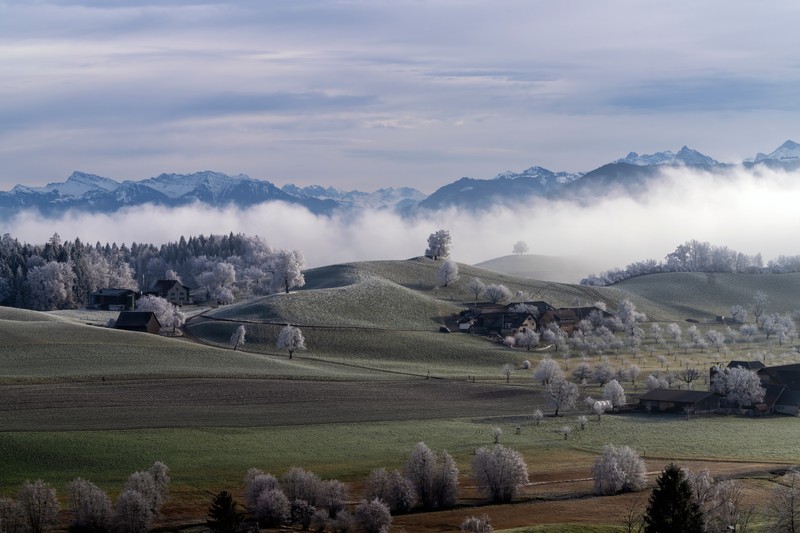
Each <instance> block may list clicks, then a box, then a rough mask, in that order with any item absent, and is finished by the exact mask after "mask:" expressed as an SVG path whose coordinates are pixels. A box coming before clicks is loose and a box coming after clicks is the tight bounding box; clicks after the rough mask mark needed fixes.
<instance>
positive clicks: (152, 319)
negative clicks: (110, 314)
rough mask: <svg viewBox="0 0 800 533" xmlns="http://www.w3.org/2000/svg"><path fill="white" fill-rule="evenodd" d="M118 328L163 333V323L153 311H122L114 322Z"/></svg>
mask: <svg viewBox="0 0 800 533" xmlns="http://www.w3.org/2000/svg"><path fill="white" fill-rule="evenodd" d="M114 327H115V328H117V329H124V330H127V331H142V332H145V333H153V334H155V335H158V334H159V333H161V324H160V323H159V321H158V319H157V318H156V315H155V313H153V312H152V311H122V312H121V313H120V314H119V317H117V322H116V324H114Z"/></svg>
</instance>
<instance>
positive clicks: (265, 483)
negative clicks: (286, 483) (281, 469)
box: [244, 468, 280, 509]
mask: <svg viewBox="0 0 800 533" xmlns="http://www.w3.org/2000/svg"><path fill="white" fill-rule="evenodd" d="M279 488H280V483H279V482H278V478H276V477H275V476H273V475H272V474H265V473H264V472H262V471H261V470H259V469H257V468H251V469H249V470H248V471H247V475H246V476H245V479H244V498H245V504H246V505H247V508H248V509H255V508H256V505H257V503H258V495H259V494H261V493H262V492H264V491H266V490H272V489H279Z"/></svg>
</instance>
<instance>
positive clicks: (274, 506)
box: [253, 489, 291, 527]
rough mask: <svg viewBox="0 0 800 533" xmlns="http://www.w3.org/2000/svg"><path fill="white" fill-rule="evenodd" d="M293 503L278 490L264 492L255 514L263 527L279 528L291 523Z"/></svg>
mask: <svg viewBox="0 0 800 533" xmlns="http://www.w3.org/2000/svg"><path fill="white" fill-rule="evenodd" d="M290 511H291V503H290V501H289V499H288V498H287V497H286V495H285V494H284V493H283V492H281V491H280V490H278V489H271V490H265V491H262V492H261V494H259V495H258V499H257V500H256V507H255V509H254V512H253V514H254V515H255V517H256V520H257V521H258V524H259V525H260V526H262V527H278V526H281V525H283V524H285V523H287V522H289V518H290V516H291V515H290Z"/></svg>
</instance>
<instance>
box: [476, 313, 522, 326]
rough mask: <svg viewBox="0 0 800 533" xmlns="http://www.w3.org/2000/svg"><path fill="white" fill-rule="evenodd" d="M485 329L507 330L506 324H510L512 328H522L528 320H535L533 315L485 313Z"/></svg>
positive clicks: (482, 316) (483, 317)
mask: <svg viewBox="0 0 800 533" xmlns="http://www.w3.org/2000/svg"><path fill="white" fill-rule="evenodd" d="M480 317H481V318H482V319H483V327H485V328H492V327H494V328H500V329H505V324H506V323H508V322H510V323H511V327H512V328H518V327H520V326H521V325H522V324H523V323H524V322H525V321H526V320H528V318H533V315H532V314H531V313H483V314H481V315H480Z"/></svg>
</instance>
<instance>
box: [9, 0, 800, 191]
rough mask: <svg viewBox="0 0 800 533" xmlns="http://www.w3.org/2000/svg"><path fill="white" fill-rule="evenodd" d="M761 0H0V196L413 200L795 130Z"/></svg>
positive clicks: (778, 7)
mask: <svg viewBox="0 0 800 533" xmlns="http://www.w3.org/2000/svg"><path fill="white" fill-rule="evenodd" d="M799 15H800V4H798V3H797V2H795V1H789V0H778V1H775V2H770V3H769V4H758V3H753V2H751V1H744V0H731V1H725V2H722V1H703V0H701V1H697V2H682V3H676V2H673V1H666V0H610V1H606V2H597V1H594V0H580V1H576V0H560V1H557V2H556V1H540V0H458V1H456V0H430V1H421V0H394V1H386V2H375V1H367V0H329V1H321V0H291V1H288V0H287V1H277V0H273V1H262V0H242V1H236V2H224V1H214V0H104V1H99V0H98V1H91V0H63V1H54V0H35V1H32V0H0V190H9V189H11V188H12V187H13V186H14V185H16V184H25V185H31V186H39V185H44V184H46V183H48V182H53V181H63V180H64V179H66V177H68V176H69V175H70V174H71V173H72V171H74V170H80V171H84V172H89V173H93V174H99V175H102V176H106V177H110V178H113V179H116V180H118V181H122V180H125V179H133V180H140V179H145V178H148V177H151V176H155V175H158V174H161V173H164V172H167V173H170V172H176V173H190V172H196V171H202V170H214V171H219V172H224V173H227V174H239V173H243V174H247V175H249V176H251V177H254V178H259V179H266V180H269V181H271V182H273V183H275V184H277V185H278V186H282V185H284V184H287V183H294V184H297V185H312V184H320V185H325V186H335V187H338V188H342V189H347V190H349V189H359V190H366V191H372V190H376V189H378V188H381V187H392V186H394V187H398V186H411V187H416V188H418V189H419V190H421V191H422V192H424V193H431V192H433V191H434V190H435V189H436V188H438V187H440V186H443V185H445V184H447V183H450V182H452V181H455V180H456V179H458V178H460V177H462V176H469V177H473V178H491V177H493V176H495V175H496V174H498V173H500V172H503V171H506V170H512V171H521V170H523V169H525V168H528V167H530V166H534V165H540V166H543V167H546V168H549V169H551V170H556V171H560V170H565V171H587V170H591V169H593V168H596V167H598V166H600V165H602V164H605V163H607V162H609V161H612V160H614V159H617V158H621V157H624V156H625V155H626V154H627V153H628V152H629V151H637V152H639V153H652V152H656V151H661V150H667V149H670V150H673V151H677V150H678V149H679V148H680V147H681V146H683V145H688V146H689V147H691V148H694V149H697V150H699V151H701V152H703V153H705V154H707V155H710V156H712V157H713V158H715V159H717V160H720V161H741V160H742V159H744V158H746V157H752V156H754V155H755V154H756V152H765V153H768V152H771V151H772V150H774V149H775V148H776V147H778V146H779V145H780V144H781V143H782V142H784V141H785V140H787V139H794V140H798V141H800V132H798V126H797V124H800V99H798V98H797V94H798V87H800V59H799V58H798V54H797V38H796V35H797V33H796V25H797V21H798V20H800V17H799Z"/></svg>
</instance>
